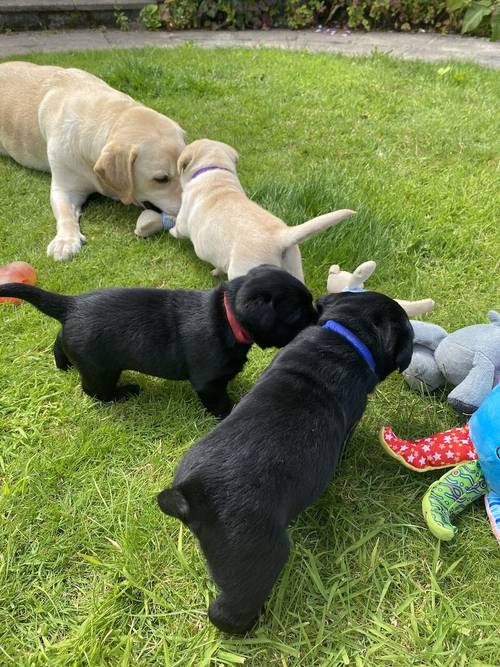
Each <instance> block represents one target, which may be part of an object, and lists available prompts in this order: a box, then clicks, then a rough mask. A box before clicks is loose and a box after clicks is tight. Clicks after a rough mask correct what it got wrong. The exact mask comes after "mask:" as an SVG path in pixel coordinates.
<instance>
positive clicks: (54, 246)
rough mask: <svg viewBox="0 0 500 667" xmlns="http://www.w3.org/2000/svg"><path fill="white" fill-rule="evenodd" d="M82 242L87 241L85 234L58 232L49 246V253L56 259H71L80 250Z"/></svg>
mask: <svg viewBox="0 0 500 667" xmlns="http://www.w3.org/2000/svg"><path fill="white" fill-rule="evenodd" d="M82 243H85V236H84V235H83V234H80V233H79V232H78V234H76V235H74V234H73V235H64V236H62V235H61V236H59V234H58V235H57V236H56V237H54V238H53V239H52V241H51V242H50V243H49V245H48V246H47V255H48V256H49V257H53V258H54V259H55V260H62V259H71V257H73V255H76V253H77V252H79V251H80V248H81V247H82Z"/></svg>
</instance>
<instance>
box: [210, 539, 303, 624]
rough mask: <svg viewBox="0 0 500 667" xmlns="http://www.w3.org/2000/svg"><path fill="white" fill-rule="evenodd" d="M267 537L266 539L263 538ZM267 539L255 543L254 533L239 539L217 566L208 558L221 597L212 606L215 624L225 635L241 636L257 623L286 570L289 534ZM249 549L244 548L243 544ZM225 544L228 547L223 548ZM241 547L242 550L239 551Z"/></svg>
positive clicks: (211, 611) (221, 546) (217, 559)
mask: <svg viewBox="0 0 500 667" xmlns="http://www.w3.org/2000/svg"><path fill="white" fill-rule="evenodd" d="M263 537H264V536H263ZM265 538H266V539H262V541H261V542H260V543H259V542H258V541H255V540H252V537H251V532H249V534H248V535H245V536H244V537H243V540H244V541H242V542H239V541H238V540H236V542H235V543H234V544H233V545H231V547H232V548H231V551H233V553H232V554H231V553H228V550H227V544H226V545H224V541H223V540H221V542H220V548H221V549H222V548H223V549H225V551H224V553H221V554H219V556H218V557H217V558H216V559H215V560H216V562H215V563H214V562H213V560H212V559H208V562H209V565H210V570H211V572H212V576H213V578H214V581H215V583H216V584H217V586H218V587H219V589H220V591H221V592H220V595H219V596H218V597H217V598H215V600H212V602H211V603H210V606H209V607H208V616H209V618H210V620H211V621H212V623H213V624H214V625H216V626H217V627H218V628H219V629H220V630H223V631H224V632H230V633H233V634H241V633H243V632H247V631H248V630H250V628H251V627H252V626H253V625H254V624H255V622H256V621H257V618H258V616H259V614H260V613H261V611H262V607H263V606H264V603H265V601H266V599H267V597H268V596H269V593H270V592H271V589H272V587H273V585H274V583H275V581H276V579H277V578H278V576H279V574H280V572H281V570H282V569H283V567H284V565H285V563H286V561H287V560H288V554H289V551H290V545H289V542H288V537H287V535H286V533H285V532H283V533H282V534H281V535H278V536H276V535H265ZM242 543H243V544H245V543H246V546H245V547H244V548H243V549H242V548H241V546H240V545H241V544H242ZM223 545H224V546H223ZM238 547H239V548H238Z"/></svg>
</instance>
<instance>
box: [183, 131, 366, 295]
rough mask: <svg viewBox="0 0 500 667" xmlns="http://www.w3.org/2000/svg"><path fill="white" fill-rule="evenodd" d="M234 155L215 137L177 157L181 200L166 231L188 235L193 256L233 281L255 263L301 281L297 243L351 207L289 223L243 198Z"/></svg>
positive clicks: (345, 214)
mask: <svg viewBox="0 0 500 667" xmlns="http://www.w3.org/2000/svg"><path fill="white" fill-rule="evenodd" d="M237 160H238V154H237V152H236V151H235V150H234V148H231V146H228V145H227V144H223V143H222V142H220V141H211V140H209V139H199V140H198V141H194V142H193V143H192V144H189V145H188V146H186V148H185V149H184V150H183V152H182V153H181V156H180V158H179V162H178V171H179V173H180V177H181V184H182V205H181V209H180V211H179V214H178V216H177V220H176V222H175V226H174V227H173V228H172V229H170V233H171V234H172V236H175V237H176V238H189V239H191V242H192V244H193V245H194V249H195V252H196V254H197V255H198V257H199V258H200V259H203V260H205V261H206V262H210V264H212V265H213V266H214V267H215V269H214V270H213V271H212V274H213V275H214V276H218V275H220V274H222V273H227V275H228V278H229V280H232V279H233V278H236V277H238V276H242V275H245V274H246V273H247V272H248V271H249V270H250V269H252V268H253V267H255V266H259V264H272V265H274V266H278V267H280V268H282V269H284V270H285V271H288V272H289V273H291V274H292V275H293V276H295V278H298V280H301V281H302V282H304V274H303V271H302V259H301V256H300V250H299V247H298V244H299V243H300V242H301V241H305V240H306V239H308V238H309V237H311V236H314V234H317V233H318V232H320V231H322V230H324V229H327V228H328V227H331V226H332V225H336V224H337V223H338V222H340V221H341V220H344V219H345V218H348V217H349V216H351V215H352V214H353V213H354V211H351V210H349V209H344V210H341V211H336V212H334V213H326V214H325V215H320V216H319V217H317V218H313V219H312V220H309V221H308V222H304V223H303V224H302V225H297V226H295V227H288V225H286V224H285V223H284V222H283V221H282V220H280V219H279V218H277V217H276V216H274V215H272V214H271V213H269V212H268V211H266V210H265V209H263V208H261V207H260V206H259V205H258V204H256V203H255V202H253V201H251V200H250V199H248V197H247V196H246V195H245V193H244V192H243V188H242V187H241V184H240V182H239V180H238V176H237V174H236V163H237Z"/></svg>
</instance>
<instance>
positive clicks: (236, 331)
mask: <svg viewBox="0 0 500 667" xmlns="http://www.w3.org/2000/svg"><path fill="white" fill-rule="evenodd" d="M224 310H225V311H226V317H227V321H228V322H229V326H230V327H231V331H232V332H233V336H234V337H235V338H236V341H237V342H238V343H243V344H245V345H251V344H252V343H253V340H252V337H251V336H250V334H249V333H248V331H247V330H246V329H244V328H243V327H242V326H241V325H240V324H238V322H237V321H236V317H235V316H234V313H233V311H232V310H231V306H230V305H229V298H228V296H227V292H224Z"/></svg>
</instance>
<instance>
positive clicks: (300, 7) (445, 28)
mask: <svg viewBox="0 0 500 667" xmlns="http://www.w3.org/2000/svg"><path fill="white" fill-rule="evenodd" d="M499 3H500V0H161V2H160V4H159V7H157V6H156V5H154V4H151V5H147V6H146V7H145V8H144V9H143V10H142V11H141V22H142V23H143V25H145V26H146V27H147V28H148V29H149V30H156V29H158V28H160V27H161V26H162V25H164V26H166V27H167V28H169V29H171V30H182V29H186V28H212V29H214V30H219V29H223V28H232V29H238V30H242V29H245V28H255V29H267V28H276V27H280V26H286V27H288V28H292V29H302V28H308V27H311V26H315V25H332V24H333V25H340V26H346V25H347V26H348V27H349V28H353V29H358V30H359V29H362V30H374V29H388V30H403V31H410V30H426V31H427V30H435V31H438V32H444V33H446V32H450V31H458V30H460V29H461V30H462V32H473V33H475V34H482V35H488V34H491V36H492V39H500V8H499ZM488 19H489V20H488Z"/></svg>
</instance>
